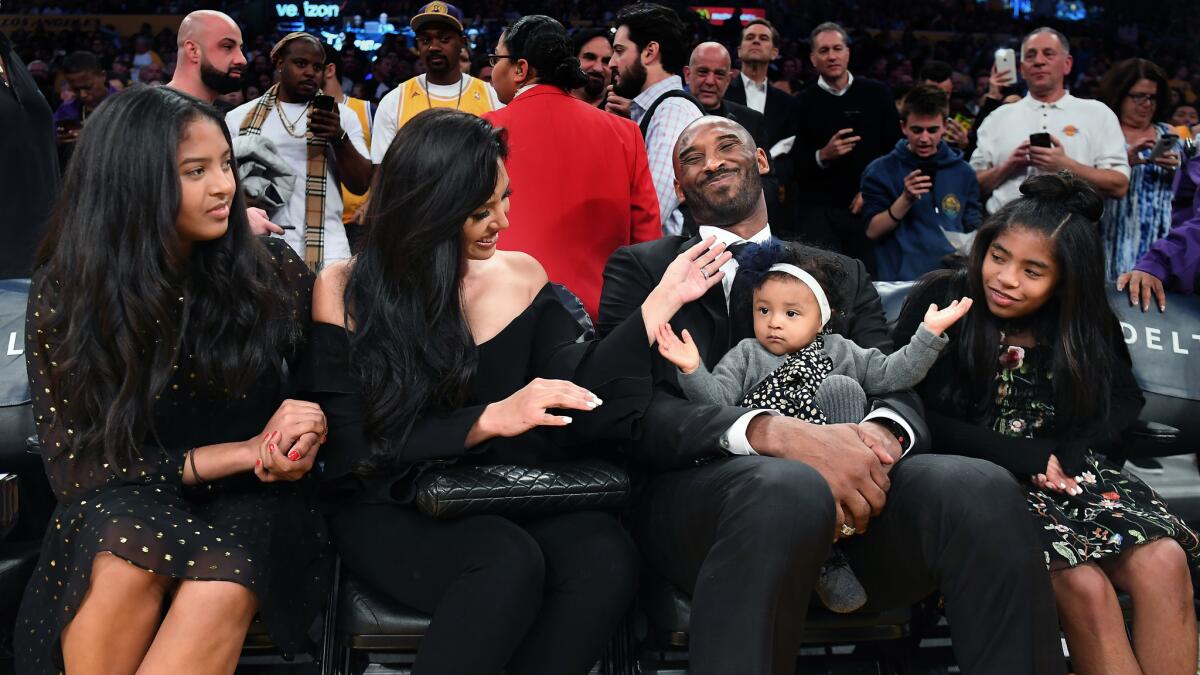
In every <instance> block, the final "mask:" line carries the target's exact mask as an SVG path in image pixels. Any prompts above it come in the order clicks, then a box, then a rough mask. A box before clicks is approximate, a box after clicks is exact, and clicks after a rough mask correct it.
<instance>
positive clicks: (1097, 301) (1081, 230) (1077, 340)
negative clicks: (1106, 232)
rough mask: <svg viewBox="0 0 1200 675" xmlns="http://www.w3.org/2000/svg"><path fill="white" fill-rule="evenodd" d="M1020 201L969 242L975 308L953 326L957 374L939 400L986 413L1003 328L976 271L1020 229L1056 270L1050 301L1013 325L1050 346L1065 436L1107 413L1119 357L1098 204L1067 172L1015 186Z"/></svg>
mask: <svg viewBox="0 0 1200 675" xmlns="http://www.w3.org/2000/svg"><path fill="white" fill-rule="evenodd" d="M1021 194H1022V195H1024V196H1022V197H1021V198H1019V199H1017V200H1014V201H1012V202H1009V203H1008V204H1006V205H1005V206H1004V207H1002V208H1001V209H1000V210H999V211H997V212H996V213H995V214H994V215H992V216H991V217H990V218H989V219H988V221H987V222H986V223H985V224H984V226H983V227H981V228H980V229H979V233H978V234H977V235H976V236H975V243H974V245H973V247H972V249H971V255H970V259H969V260H968V263H967V270H966V273H965V285H966V290H965V294H966V295H967V296H969V297H971V298H972V299H973V300H974V301H975V307H976V309H975V310H973V311H971V312H968V313H967V315H966V316H965V317H963V318H962V319H961V320H960V322H959V326H958V327H957V331H956V332H957V335H956V337H955V340H954V343H953V344H952V346H951V348H952V349H955V350H956V351H957V356H958V366H959V373H960V375H959V376H958V377H955V378H953V379H952V381H951V382H949V383H948V385H947V387H948V391H945V392H943V395H945V396H948V397H949V400H950V401H951V403H952V404H953V405H954V407H955V408H956V409H957V410H959V411H961V412H963V413H965V414H967V415H969V416H971V417H973V418H976V419H978V418H981V417H983V416H984V415H986V414H987V412H988V410H989V409H990V407H991V404H992V402H991V395H992V383H993V380H994V378H995V374H996V368H997V357H998V350H999V346H1000V331H1001V330H1004V329H1005V328H1011V326H1006V324H1005V323H1004V322H1003V321H1002V320H1001V319H998V318H997V317H995V316H993V315H992V313H991V312H989V311H987V304H986V295H985V294H986V289H985V288H984V286H983V264H984V261H985V260H986V259H987V256H988V255H989V253H990V250H989V249H990V248H991V245H992V242H994V241H995V240H996V237H998V236H999V235H1000V234H1002V233H1004V232H1006V231H1008V230H1010V229H1014V228H1024V229H1027V230H1030V231H1032V232H1037V233H1040V234H1043V235H1045V236H1046V237H1048V238H1049V240H1050V243H1051V246H1052V247H1053V249H1054V258H1055V261H1056V262H1057V263H1058V281H1057V283H1056V285H1055V289H1054V292H1053V293H1054V295H1053V297H1052V298H1051V299H1050V300H1049V301H1047V303H1046V304H1045V305H1043V306H1042V307H1041V309H1039V310H1038V311H1037V312H1036V313H1034V315H1033V316H1031V317H1028V318H1025V319H1022V320H1021V322H1020V323H1021V324H1022V325H1028V326H1029V327H1030V328H1032V330H1033V333H1034V335H1035V337H1036V338H1037V339H1038V340H1039V341H1046V342H1049V343H1050V344H1051V345H1052V346H1053V349H1054V366H1053V368H1054V390H1055V398H1056V406H1055V407H1056V411H1055V412H1056V426H1057V427H1058V428H1059V429H1060V430H1063V429H1070V428H1073V427H1075V426H1077V425H1079V424H1082V423H1084V422H1086V421H1087V420H1091V419H1094V418H1096V417H1103V416H1104V415H1106V414H1107V413H1108V402H1109V396H1110V394H1111V392H1112V376H1113V374H1112V368H1111V360H1112V357H1113V354H1116V353H1121V352H1122V351H1123V340H1122V337H1121V331H1120V327H1119V324H1118V322H1117V317H1116V315H1115V314H1113V311H1112V308H1111V307H1110V306H1109V304H1108V297H1107V295H1106V294H1105V292H1104V289H1105V287H1106V281H1105V275H1104V250H1103V248H1102V246H1101V244H1100V237H1099V235H1098V233H1097V226H1096V222H1097V221H1098V220H1099V219H1100V215H1101V214H1102V213H1103V210H1104V202H1103V201H1102V200H1101V198H1100V196H1099V195H1098V194H1097V193H1096V191H1095V190H1094V189H1093V188H1092V186H1091V185H1089V184H1088V183H1086V182H1085V181H1083V180H1082V179H1080V178H1077V177H1075V176H1073V175H1071V174H1069V173H1067V172H1062V173H1059V174H1058V175H1043V176H1035V177H1033V178H1030V179H1029V180H1027V181H1025V183H1023V184H1022V185H1021Z"/></svg>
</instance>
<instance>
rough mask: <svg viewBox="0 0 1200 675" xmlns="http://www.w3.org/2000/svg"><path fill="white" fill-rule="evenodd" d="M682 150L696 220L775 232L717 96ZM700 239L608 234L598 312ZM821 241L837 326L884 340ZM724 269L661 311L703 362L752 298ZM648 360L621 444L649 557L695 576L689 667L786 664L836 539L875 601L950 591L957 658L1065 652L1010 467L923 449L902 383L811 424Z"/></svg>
mask: <svg viewBox="0 0 1200 675" xmlns="http://www.w3.org/2000/svg"><path fill="white" fill-rule="evenodd" d="M674 168H675V175H676V186H677V190H678V192H679V196H680V198H681V199H683V200H684V201H685V202H686V203H687V204H688V205H689V206H690V208H691V212H692V214H693V216H694V217H695V220H696V222H697V224H698V225H699V227H700V235H699V236H700V237H705V236H715V237H716V238H717V240H718V241H719V242H722V243H726V244H728V245H730V246H731V247H734V246H738V245H741V244H745V243H747V242H762V241H767V240H769V239H770V238H771V236H772V232H771V226H770V225H769V224H768V222H767V210H766V203H765V200H764V199H763V195H762V189H761V183H760V179H759V177H760V175H761V174H763V173H766V171H767V157H766V153H765V152H764V151H763V150H762V149H759V148H757V147H756V146H755V143H754V141H753V139H752V138H751V136H750V134H749V133H747V132H746V130H745V129H743V128H742V127H741V126H739V125H738V124H737V123H735V122H732V121H730V120H727V119H724V118H720V117H713V116H708V117H704V118H701V119H700V120H697V121H696V122H694V123H692V124H691V125H689V126H688V127H687V128H686V129H685V130H684V131H683V133H682V134H681V135H680V138H679V142H678V143H677V144H676V146H675V164H674ZM696 241H698V239H696V238H690V239H689V238H686V237H682V236H672V237H664V238H663V239H660V240H658V241H654V242H648V243H644V244H638V245H634V246H628V247H624V248H622V249H619V250H618V251H617V252H616V253H615V254H613V256H612V258H611V259H610V260H609V263H608V265H607V267H606V268H605V272H604V290H603V294H602V296H601V301H600V316H599V321H598V322H597V327H598V329H599V330H600V332H601V333H602V334H603V333H606V332H608V331H611V330H612V329H613V328H614V327H615V326H616V325H617V324H619V323H620V322H621V321H622V320H623V319H624V318H625V317H626V316H628V315H629V314H631V313H632V312H635V311H637V308H638V306H639V304H640V303H641V302H642V301H643V300H644V299H645V297H646V296H647V294H648V293H649V292H650V290H651V289H653V288H654V286H655V284H657V283H658V281H659V279H660V278H661V276H662V274H663V272H664V271H665V270H666V268H667V265H668V264H669V263H670V261H671V260H672V259H673V258H674V257H675V256H676V255H677V254H678V252H679V251H682V250H685V248H686V247H687V246H690V245H692V244H694V243H695V242H696ZM827 255H831V256H833V257H834V258H835V259H836V260H837V261H838V262H839V264H841V265H842V266H843V268H844V270H845V272H846V274H847V286H848V289H847V290H848V293H847V295H848V296H849V297H850V298H852V300H851V301H850V302H848V303H847V305H846V306H845V307H842V308H840V309H841V310H842V311H841V314H840V316H839V317H838V320H837V321H836V322H835V323H834V324H832V326H831V328H832V329H833V330H835V331H837V332H839V333H841V334H842V335H845V336H846V337H849V338H850V339H853V340H854V341H855V342H857V343H858V344H859V345H861V346H864V347H878V348H880V349H882V350H885V351H887V350H890V348H891V340H890V339H889V338H888V333H887V329H886V326H885V320H884V317H883V311H882V308H881V306H880V302H879V297H878V295H877V294H876V293H875V291H874V289H873V287H872V286H871V283H870V281H869V279H868V277H867V275H866V272H865V270H864V268H863V265H862V263H861V262H859V261H856V260H852V259H849V258H846V257H844V256H839V255H835V254H827ZM721 271H722V272H724V273H725V277H724V278H723V279H722V283H721V284H719V285H717V286H714V287H713V288H712V290H710V291H709V293H708V294H707V295H705V297H703V298H702V299H701V300H700V301H697V302H693V303H691V304H689V305H686V306H685V307H684V308H683V309H682V310H680V312H679V313H678V314H676V315H675V317H674V318H673V319H672V320H671V325H672V327H673V328H674V330H675V331H676V332H677V333H679V332H681V331H683V330H685V329H686V330H687V331H688V332H689V333H690V334H691V336H692V339H693V340H694V341H695V343H696V344H697V346H698V347H699V349H700V352H701V356H702V358H703V359H704V361H705V363H706V364H707V365H708V367H709V368H712V367H713V366H715V365H716V363H717V361H718V360H719V359H720V358H721V357H722V356H723V355H724V353H725V352H726V351H727V350H728V349H729V348H730V347H731V346H732V345H734V344H736V343H737V342H738V340H739V339H741V338H742V337H746V336H748V334H749V333H747V331H752V328H751V327H750V324H751V321H750V316H749V312H748V308H747V311H746V316H745V317H744V318H743V317H740V316H732V317H731V316H730V313H729V306H728V293H729V289H730V287H731V285H732V283H733V278H734V276H735V275H736V273H737V263H736V261H730V262H729V263H727V264H726V265H725V266H723V267H722V268H721ZM653 377H654V393H653V397H652V399H651V403H650V405H649V407H648V409H647V411H646V414H645V419H644V429H645V431H644V433H643V435H642V438H641V439H640V440H639V441H638V442H637V443H635V444H632V445H631V446H629V447H628V448H627V450H628V452H629V453H630V454H631V455H632V456H633V457H635V458H636V459H637V460H639V461H641V462H643V463H644V464H645V466H646V468H647V469H648V471H649V475H648V476H646V480H645V482H644V484H643V485H642V488H643V489H642V490H640V492H639V499H638V502H637V505H636V510H635V516H634V532H635V536H636V537H637V539H638V542H639V544H640V546H641V549H642V551H643V552H644V554H645V555H646V557H647V559H648V560H649V562H650V564H651V565H653V567H654V568H655V569H656V570H657V571H658V572H659V573H660V574H662V575H663V576H665V577H666V578H667V579H669V580H670V581H671V582H672V583H674V584H675V585H676V586H678V587H679V588H680V589H682V590H684V591H686V592H688V593H690V594H691V597H692V612H691V625H690V633H691V636H690V659H691V664H690V666H689V670H690V672H692V673H693V674H694V675H716V674H724V673H734V672H736V673H745V674H747V675H785V674H787V675H790V674H791V673H793V672H794V668H795V658H796V654H797V651H798V648H799V643H800V636H801V631H802V629H803V624H804V619H805V614H806V612H807V609H808V604H809V596H810V594H811V590H812V586H813V582H814V581H815V579H816V577H817V574H818V571H819V569H820V567H821V564H822V562H823V561H824V560H825V558H826V556H827V555H828V553H829V551H830V545H831V542H832V541H834V540H835V539H837V540H839V545H840V548H841V549H842V550H843V552H844V553H845V554H846V556H847V557H848V558H849V561H850V566H851V568H852V569H853V570H854V572H855V574H856V575H857V576H858V578H859V580H860V581H861V582H862V584H863V586H864V587H865V588H866V590H867V596H868V608H869V609H871V608H874V609H879V608H884V607H897V606H905V605H908V604H910V603H913V602H915V601H917V600H919V599H921V598H923V597H925V596H927V595H928V594H930V593H932V592H934V591H935V590H938V591H940V592H941V593H942V594H944V596H945V597H946V606H947V611H948V613H949V617H950V622H951V632H952V636H953V643H954V649H955V653H956V656H957V658H958V661H959V665H960V666H961V667H962V669H963V671H964V672H969V673H1016V672H1021V673H1061V672H1063V662H1062V653H1061V651H1060V647H1059V638H1058V627H1057V617H1056V616H1055V610H1054V603H1053V592H1052V590H1051V587H1050V581H1049V576H1048V575H1047V573H1046V568H1045V564H1044V562H1043V558H1042V554H1041V552H1040V548H1039V543H1038V539H1037V533H1036V531H1035V530H1034V528H1033V527H1032V526H1031V523H1030V522H1029V520H1028V513H1027V508H1026V505H1025V500H1024V498H1023V495H1022V492H1021V490H1020V488H1019V486H1018V484H1017V482H1016V481H1015V480H1014V479H1013V477H1012V476H1011V475H1010V474H1008V473H1007V472H1005V471H1004V470H1002V469H1000V468H999V467H996V466H994V465H992V464H989V463H987V462H983V461H980V460H976V459H972V458H967V457H959V456H951V455H928V454H921V453H922V451H924V450H926V449H927V448H928V445H929V441H928V437H929V434H928V430H927V428H926V427H925V425H924V423H923V422H922V420H921V416H920V412H919V409H920V406H919V403H918V402H917V401H916V397H915V396H914V395H913V394H912V392H903V393H901V394H897V395H893V396H891V397H889V398H887V399H883V400H881V401H877V402H874V404H873V410H872V412H871V413H870V414H868V415H867V416H866V418H865V419H864V420H863V421H862V422H860V423H859V424H844V425H825V426H821V425H813V424H809V423H806V422H802V421H800V420H797V419H793V418H788V417H782V416H778V415H777V414H775V413H773V412H771V411H763V410H749V409H745V408H740V407H733V406H719V405H708V404H700V403H692V402H690V401H688V400H687V399H686V398H685V396H684V394H683V392H682V390H681V389H680V387H679V384H678V380H677V375H676V372H675V370H674V367H673V366H671V364H669V363H667V361H666V360H665V359H661V358H657V357H656V358H655V362H654V373H653ZM881 453H886V455H887V457H888V459H889V460H892V462H894V463H892V464H891V467H890V472H889V471H888V470H886V469H885V464H888V463H889V462H884V461H881ZM905 454H911V455H912V456H908V457H905V458H904V459H903V461H896V460H899V459H900V458H901V457H902V456H904V455H905ZM868 527H869V529H868Z"/></svg>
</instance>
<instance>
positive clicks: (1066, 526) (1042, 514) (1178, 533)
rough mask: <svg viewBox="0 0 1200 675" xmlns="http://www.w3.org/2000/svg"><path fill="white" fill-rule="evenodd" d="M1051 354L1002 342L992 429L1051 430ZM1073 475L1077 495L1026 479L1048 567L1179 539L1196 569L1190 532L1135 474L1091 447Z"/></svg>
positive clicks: (1020, 434)
mask: <svg viewBox="0 0 1200 675" xmlns="http://www.w3.org/2000/svg"><path fill="white" fill-rule="evenodd" d="M1052 357H1053V354H1052V352H1051V349H1050V348H1049V347H1047V346H1045V345H1038V346H1035V347H1031V348H1023V347H1019V346H1009V345H1001V346H1000V353H999V356H998V358H997V371H996V398H995V411H996V412H995V416H994V418H993V420H992V424H991V428H992V430H993V431H995V432H997V433H999V434H1003V435H1005V436H1012V437H1017V438H1037V437H1039V436H1046V435H1048V434H1049V433H1050V432H1051V431H1052V430H1053V429H1054V404H1053V402H1052V401H1053V394H1054V392H1053V389H1052V384H1053V382H1052V381H1053V373H1052V372H1051V367H1050V364H1051V358H1052ZM1075 475H1076V476H1077V477H1079V478H1081V479H1082V480H1080V481H1079V487H1080V488H1082V489H1083V492H1082V493H1081V494H1078V495H1068V494H1065V493H1058V492H1049V491H1045V490H1042V489H1040V488H1037V487H1035V486H1033V485H1032V484H1031V483H1028V481H1027V480H1026V481H1024V483H1025V486H1026V492H1025V495H1026V499H1027V500H1028V502H1029V508H1030V509H1031V510H1032V511H1033V513H1034V515H1036V516H1037V518H1038V521H1039V523H1040V525H1041V530H1042V541H1043V543H1044V545H1045V554H1046V565H1047V566H1048V567H1050V568H1052V569H1057V568H1060V567H1074V566H1075V565H1079V564H1082V563H1085V562H1091V561H1096V560H1098V559H1101V558H1105V557H1108V556H1115V555H1119V554H1120V553H1121V552H1122V551H1124V550H1126V549H1128V548H1129V547H1130V546H1134V545H1137V544H1144V543H1146V542H1148V541H1153V540H1155V539H1160V538H1163V537H1170V538H1173V539H1175V540H1176V541H1178V542H1179V544H1180V546H1182V547H1183V550H1184V551H1186V552H1187V553H1188V556H1189V557H1190V558H1191V559H1192V561H1193V566H1194V567H1195V566H1197V565H1196V563H1197V561H1198V560H1200V539H1197V536H1196V533H1195V532H1194V531H1193V530H1192V529H1191V528H1189V527H1188V526H1187V525H1185V524H1184V523H1183V521H1182V520H1180V519H1179V518H1178V517H1176V516H1174V515H1172V514H1171V513H1170V512H1169V511H1168V510H1167V505H1166V503H1165V502H1164V501H1163V500H1162V498H1161V497H1159V496H1158V495H1157V494H1156V493H1155V492H1154V490H1153V489H1151V488H1150V487H1149V486H1148V485H1146V484H1145V483H1143V482H1142V481H1141V480H1140V479H1138V478H1137V477H1136V476H1133V475H1131V474H1129V473H1125V472H1123V471H1118V470H1117V469H1115V468H1113V466H1112V465H1111V464H1108V463H1106V462H1105V461H1103V460H1102V459H1100V457H1098V456H1097V455H1096V454H1095V453H1093V452H1091V451H1090V450H1088V451H1087V452H1085V453H1084V456H1083V466H1082V470H1081V471H1079V473H1077V474H1075ZM1022 478H1024V477H1022Z"/></svg>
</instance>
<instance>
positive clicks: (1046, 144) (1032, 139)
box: [1029, 131, 1054, 148]
mask: <svg viewBox="0 0 1200 675" xmlns="http://www.w3.org/2000/svg"><path fill="white" fill-rule="evenodd" d="M1029 144H1030V145H1032V146H1034V147H1036V148H1052V147H1054V143H1053V142H1051V141H1050V134H1048V133H1046V132H1045V131H1039V132H1038V133H1036V134H1029Z"/></svg>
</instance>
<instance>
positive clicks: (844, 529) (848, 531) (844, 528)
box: [842, 523, 854, 537]
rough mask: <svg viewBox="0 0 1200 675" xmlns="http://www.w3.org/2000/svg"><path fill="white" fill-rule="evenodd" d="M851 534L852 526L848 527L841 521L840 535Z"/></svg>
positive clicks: (852, 532)
mask: <svg viewBox="0 0 1200 675" xmlns="http://www.w3.org/2000/svg"><path fill="white" fill-rule="evenodd" d="M853 535H854V528H853V527H850V526H849V525H847V524H846V523H842V536H843V537H849V536H853Z"/></svg>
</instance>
